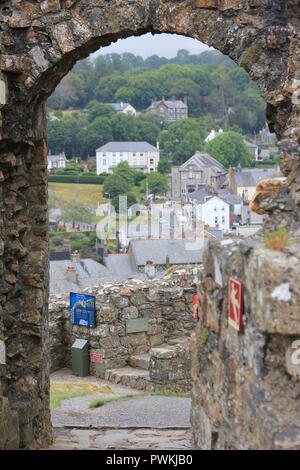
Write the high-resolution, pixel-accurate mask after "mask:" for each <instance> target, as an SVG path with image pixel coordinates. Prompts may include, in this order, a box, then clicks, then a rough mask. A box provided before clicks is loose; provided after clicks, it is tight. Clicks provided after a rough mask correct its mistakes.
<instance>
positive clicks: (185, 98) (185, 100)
mask: <svg viewBox="0 0 300 470" xmlns="http://www.w3.org/2000/svg"><path fill="white" fill-rule="evenodd" d="M183 101H184V104H186V105H187V96H185V97H184V100H183Z"/></svg>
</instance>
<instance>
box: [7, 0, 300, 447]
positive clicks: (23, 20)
mask: <svg viewBox="0 0 300 470" xmlns="http://www.w3.org/2000/svg"><path fill="white" fill-rule="evenodd" d="M299 18H300V11H299V1H298V0H286V1H284V0H193V1H191V0H176V1H175V0H123V1H122V2H120V1H119V0H111V1H109V2H108V1H104V0H99V1H95V0H94V1H90V0H65V1H62V0H43V1H35V2H34V1H21V0H3V1H2V2H1V7H0V26H1V28H0V209H1V216H0V275H1V280H0V329H2V331H1V332H0V335H1V336H2V337H3V339H4V341H5V346H6V351H7V356H6V358H7V359H6V364H5V365H4V366H5V367H4V368H3V367H2V369H4V370H3V371H1V375H0V383H1V388H2V390H3V392H2V393H3V397H5V398H7V399H8V402H9V405H10V408H11V409H12V410H13V411H14V412H17V414H18V416H19V428H18V430H16V434H18V435H19V447H20V448H29V447H31V448H32V447H35V448H40V447H47V445H48V444H49V443H50V441H51V421H50V410H49V370H48V362H49V350H48V253H49V247H48V215H47V177H46V162H47V146H46V99H47V97H48V96H50V95H51V93H52V92H53V91H54V89H55V87H56V86H57V84H58V83H59V82H60V81H61V80H62V78H63V77H64V76H65V75H66V74H67V73H68V71H69V70H71V68H72V67H73V65H74V64H75V63H76V61H78V60H79V59H82V58H84V57H87V56H88V55H89V54H90V53H91V52H94V51H96V50H97V49H99V47H102V46H105V45H109V44H110V43H111V42H113V41H116V40H118V39H120V38H125V37H128V36H133V35H136V36H138V35H141V34H144V33H146V32H152V33H176V34H182V35H185V36H190V37H193V38H195V39H198V40H200V41H202V42H204V43H206V44H208V45H211V46H213V47H215V48H216V49H218V50H219V51H221V52H222V53H224V54H227V55H228V56H230V57H231V58H232V59H233V60H234V61H235V62H236V63H237V64H239V65H240V66H241V67H243V68H244V69H245V70H247V71H248V73H249V75H250V77H251V78H252V79H253V80H254V81H255V83H257V84H258V86H259V87H260V90H261V92H262V95H263V97H264V99H265V101H266V117H267V121H268V123H269V125H270V130H271V131H275V132H276V134H277V137H278V139H279V141H280V142H279V145H280V148H281V150H282V153H283V160H282V170H283V172H284V175H285V176H286V177H287V179H286V181H285V182H284V184H283V185H282V186H281V187H280V188H278V190H277V189H276V191H275V188H274V187H273V188H271V187H270V186H269V187H268V188H266V187H265V188H260V194H258V195H257V199H256V203H257V204H259V205H262V203H263V206H264V207H263V208H264V211H265V212H266V213H267V214H268V215H269V216H270V219H269V221H268V224H269V228H278V227H279V226H280V225H286V226H287V227H288V229H289V230H291V231H293V232H296V231H297V230H299V226H300V210H299V208H300V197H299V193H300V177H299V175H300V124H299V108H300V98H299V90H300V59H299V58H300V34H299ZM241 258H242V259H244V260H247V257H246V255H245V256H244V255H241ZM283 262H284V265H283V266H285V261H284V260H283ZM276 266H277V265H276V263H275V267H276ZM284 269H286V268H285V267H283V270H284ZM253 279H254V278H253ZM286 279H287V281H286V283H287V282H289V283H290V284H292V282H293V281H292V278H291V277H289V273H287V275H286ZM261 285H263V279H261ZM250 291H251V289H249V292H250ZM216 292H217V291H216ZM214 295H217V294H216V293H214V292H212V298H210V297H209V296H207V298H208V300H207V301H208V302H209V304H211V305H212V308H213V305H216V300H215V298H214ZM248 295H250V294H248ZM225 301H226V299H225V300H224V302H225ZM220 303H221V304H222V302H221V300H220ZM256 303H257V302H256ZM256 303H254V304H253V305H256ZM270 305H271V304H270ZM258 306H259V305H258ZM214 308H217V305H216V307H214ZM218 308H219V307H218ZM270 308H271V310H270V311H271V312H272V309H273V306H272V305H271V307H270ZM216 311H218V310H216ZM258 311H260V310H258ZM254 315H258V314H257V313H256V312H254V313H253V318H254ZM258 316H259V315H258ZM260 316H261V318H259V320H260V321H261V323H260V324H259V327H258V326H257V327H255V325H253V328H254V331H257V329H256V328H258V331H260V329H261V328H262V327H261V325H262V324H264V322H266V324H267V325H268V327H269V326H270V323H272V320H271V318H270V317H272V315H271V314H270V315H269V316H268V317H267V318H264V317H263V316H262V315H260ZM285 323H286V324H287V326H286V328H288V324H289V320H286V319H285ZM292 324H293V325H294V324H295V322H294V321H293V322H292ZM65 334H67V330H66V333H65ZM263 334H264V335H265V334H272V335H273V334H279V335H281V336H282V335H283V336H285V334H283V333H281V332H280V333H269V332H268V333H263ZM281 336H279V338H281ZM58 361H61V358H60V359H58ZM4 401H5V400H4ZM1 406H2V405H1Z"/></svg>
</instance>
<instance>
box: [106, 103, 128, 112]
mask: <svg viewBox="0 0 300 470" xmlns="http://www.w3.org/2000/svg"><path fill="white" fill-rule="evenodd" d="M107 104H109V105H110V106H113V107H114V108H115V110H116V111H119V112H121V111H123V110H124V109H125V108H127V106H131V104H130V103H107Z"/></svg>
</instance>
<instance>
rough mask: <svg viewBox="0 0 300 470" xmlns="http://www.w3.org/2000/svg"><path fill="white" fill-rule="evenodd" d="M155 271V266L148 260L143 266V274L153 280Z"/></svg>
mask: <svg viewBox="0 0 300 470" xmlns="http://www.w3.org/2000/svg"><path fill="white" fill-rule="evenodd" d="M155 271H156V270H155V264H154V263H153V261H151V260H148V261H147V262H146V266H145V274H146V275H147V277H148V278H150V279H153V278H154V276H155Z"/></svg>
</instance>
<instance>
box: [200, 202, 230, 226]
mask: <svg viewBox="0 0 300 470" xmlns="http://www.w3.org/2000/svg"><path fill="white" fill-rule="evenodd" d="M196 210H197V219H198V220H201V221H202V222H204V223H205V224H207V225H208V226H209V227H217V228H219V229H220V230H223V231H224V232H228V230H229V229H230V205H229V204H228V203H227V202H226V201H224V200H223V199H221V198H220V197H218V196H212V197H211V196H207V197H206V198H205V201H204V202H203V203H202V204H197V206H196Z"/></svg>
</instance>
